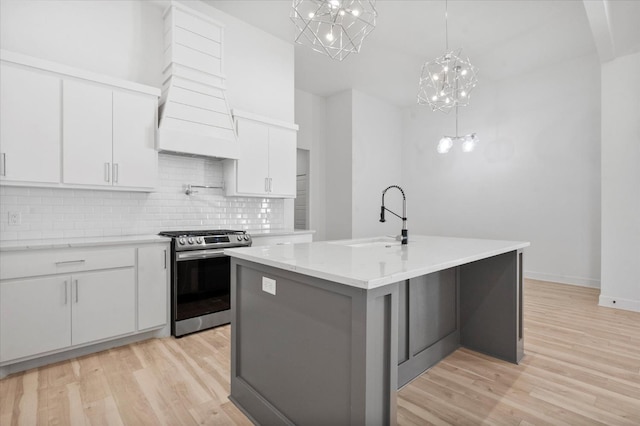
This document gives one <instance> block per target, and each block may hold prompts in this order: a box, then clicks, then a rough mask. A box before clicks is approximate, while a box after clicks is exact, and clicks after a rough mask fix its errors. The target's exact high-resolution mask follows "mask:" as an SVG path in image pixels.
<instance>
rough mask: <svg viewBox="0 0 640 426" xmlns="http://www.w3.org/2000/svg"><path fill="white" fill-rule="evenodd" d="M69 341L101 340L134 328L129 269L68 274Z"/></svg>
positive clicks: (131, 271) (132, 276)
mask: <svg viewBox="0 0 640 426" xmlns="http://www.w3.org/2000/svg"><path fill="white" fill-rule="evenodd" d="M71 281H72V282H73V289H72V291H71V294H72V298H73V300H72V301H71V344H72V345H81V344H83V343H89V342H94V341H96V340H103V339H107V338H109V337H115V336H120V335H123V334H128V333H133V332H134V331H135V329H136V305H135V300H136V298H135V291H136V278H135V271H134V269H133V268H125V269H116V270H112V271H99V272H85V273H81V274H77V275H72V276H71Z"/></svg>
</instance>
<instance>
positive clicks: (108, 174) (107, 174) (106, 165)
mask: <svg viewBox="0 0 640 426" xmlns="http://www.w3.org/2000/svg"><path fill="white" fill-rule="evenodd" d="M104 181H105V182H109V181H111V167H110V165H109V163H104Z"/></svg>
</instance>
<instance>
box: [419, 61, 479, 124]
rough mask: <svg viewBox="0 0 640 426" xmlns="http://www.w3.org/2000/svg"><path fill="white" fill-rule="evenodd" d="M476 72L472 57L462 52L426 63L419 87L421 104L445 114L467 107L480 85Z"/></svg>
mask: <svg viewBox="0 0 640 426" xmlns="http://www.w3.org/2000/svg"><path fill="white" fill-rule="evenodd" d="M477 73H478V70H477V68H476V67H474V66H473V65H472V64H471V62H470V61H469V58H462V57H461V56H460V49H459V50H457V51H449V52H447V53H445V54H444V55H442V56H440V57H438V58H436V59H434V60H432V61H427V62H425V63H424V65H423V66H422V72H421V73H420V82H419V84H418V103H419V104H421V105H429V106H430V107H431V109H432V110H433V111H442V112H445V113H448V112H449V111H451V109H452V108H454V107H457V106H467V105H468V104H469V98H470V96H471V91H472V90H473V88H474V87H476V84H478V77H477Z"/></svg>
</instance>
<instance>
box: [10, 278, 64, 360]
mask: <svg viewBox="0 0 640 426" xmlns="http://www.w3.org/2000/svg"><path fill="white" fill-rule="evenodd" d="M69 279H70V277H69V276H64V277H59V276H57V277H46V278H33V279H26V280H16V281H11V282H5V283H2V284H0V361H6V360H10V359H17V358H22V357H25V356H29V355H33V354H38V353H43V352H49V351H53V350H56V349H61V348H64V347H67V346H70V345H71V305H70V298H71V294H70V287H69V286H70V283H69Z"/></svg>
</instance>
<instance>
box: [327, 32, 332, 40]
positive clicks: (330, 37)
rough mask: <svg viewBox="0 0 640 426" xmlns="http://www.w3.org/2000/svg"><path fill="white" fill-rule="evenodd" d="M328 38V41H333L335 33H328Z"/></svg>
mask: <svg viewBox="0 0 640 426" xmlns="http://www.w3.org/2000/svg"><path fill="white" fill-rule="evenodd" d="M326 37H327V40H329V41H333V33H327V35H326Z"/></svg>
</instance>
